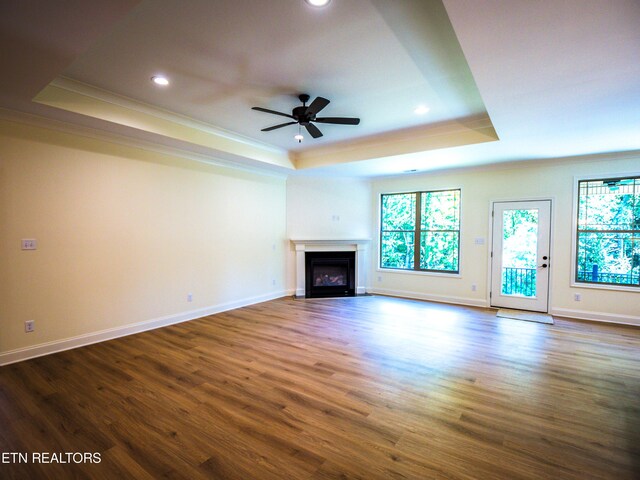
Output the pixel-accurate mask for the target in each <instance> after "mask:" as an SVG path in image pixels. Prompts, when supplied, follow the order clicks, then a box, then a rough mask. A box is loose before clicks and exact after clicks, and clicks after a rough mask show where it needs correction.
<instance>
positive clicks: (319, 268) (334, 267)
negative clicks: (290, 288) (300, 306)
mask: <svg viewBox="0 0 640 480" xmlns="http://www.w3.org/2000/svg"><path fill="white" fill-rule="evenodd" d="M355 264H356V257H355V252H306V253H305V277H306V285H305V287H306V288H305V297H306V298H321V297H355V295H356V281H355V276H356V275H355V271H356V270H355Z"/></svg>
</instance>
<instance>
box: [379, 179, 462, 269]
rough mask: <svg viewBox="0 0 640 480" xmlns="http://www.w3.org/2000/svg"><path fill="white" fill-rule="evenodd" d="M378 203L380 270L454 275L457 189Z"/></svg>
mask: <svg viewBox="0 0 640 480" xmlns="http://www.w3.org/2000/svg"><path fill="white" fill-rule="evenodd" d="M381 200H382V201H381V219H380V268H394V269H401V270H419V271H432V272H446V273H458V271H459V267H458V256H459V250H460V190H442V191H436V192H415V193H393V194H383V195H382V199H381Z"/></svg>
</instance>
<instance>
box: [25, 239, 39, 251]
mask: <svg viewBox="0 0 640 480" xmlns="http://www.w3.org/2000/svg"><path fill="white" fill-rule="evenodd" d="M37 247H38V244H37V242H36V239H35V238H23V239H22V250H35V249H36V248H37Z"/></svg>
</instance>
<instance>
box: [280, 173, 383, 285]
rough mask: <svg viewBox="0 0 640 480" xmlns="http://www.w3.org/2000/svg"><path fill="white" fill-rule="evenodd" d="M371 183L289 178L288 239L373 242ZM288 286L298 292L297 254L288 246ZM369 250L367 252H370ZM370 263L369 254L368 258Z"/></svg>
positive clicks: (324, 178)
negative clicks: (296, 278)
mask: <svg viewBox="0 0 640 480" xmlns="http://www.w3.org/2000/svg"><path fill="white" fill-rule="evenodd" d="M371 215H372V212H371V182H370V181H368V180H365V179H357V178H335V177H306V176H290V177H289V178H288V179H287V238H289V239H304V240H318V239H330V240H334V239H368V238H371V222H372V217H371ZM288 250H289V255H288V262H287V285H288V287H289V290H290V291H291V292H293V291H294V290H295V283H296V282H295V251H294V249H293V246H291V245H290V246H289V249H288ZM370 251H371V250H370V248H369V249H367V252H370ZM366 257H367V259H369V254H367V255H366Z"/></svg>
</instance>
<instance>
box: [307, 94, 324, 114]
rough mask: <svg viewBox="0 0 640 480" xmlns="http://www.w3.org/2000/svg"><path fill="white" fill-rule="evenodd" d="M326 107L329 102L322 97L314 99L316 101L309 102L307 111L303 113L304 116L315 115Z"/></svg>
mask: <svg viewBox="0 0 640 480" xmlns="http://www.w3.org/2000/svg"><path fill="white" fill-rule="evenodd" d="M327 105H329V100H327V99H326V98H322V97H316V99H315V100H314V101H313V102H311V105H309V106H308V107H307V111H306V112H305V113H306V115H315V114H316V113H318V112H319V111H320V110H322V109H323V108H324V107H326V106H327Z"/></svg>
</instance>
